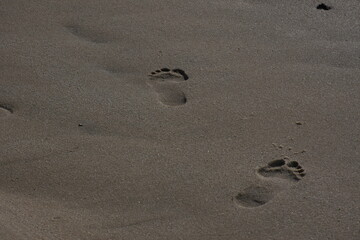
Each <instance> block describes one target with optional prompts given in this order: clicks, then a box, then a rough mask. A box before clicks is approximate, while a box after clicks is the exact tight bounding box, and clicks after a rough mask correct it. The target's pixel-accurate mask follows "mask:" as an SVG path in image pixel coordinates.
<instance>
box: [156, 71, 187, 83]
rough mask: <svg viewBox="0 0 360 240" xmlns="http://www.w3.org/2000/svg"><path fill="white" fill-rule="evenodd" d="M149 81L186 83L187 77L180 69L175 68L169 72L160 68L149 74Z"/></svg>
mask: <svg viewBox="0 0 360 240" xmlns="http://www.w3.org/2000/svg"><path fill="white" fill-rule="evenodd" d="M149 77H150V79H156V80H162V81H165V80H173V81H186V80H188V79H189V76H188V75H187V74H186V73H185V71H184V70H182V69H180V68H175V69H173V70H170V69H169V68H161V69H160V70H155V71H153V72H151V74H149Z"/></svg>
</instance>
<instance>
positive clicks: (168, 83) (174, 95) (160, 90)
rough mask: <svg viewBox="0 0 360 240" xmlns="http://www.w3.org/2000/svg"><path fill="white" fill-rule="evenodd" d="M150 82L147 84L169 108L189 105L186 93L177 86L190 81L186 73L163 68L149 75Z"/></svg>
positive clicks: (177, 69)
mask: <svg viewBox="0 0 360 240" xmlns="http://www.w3.org/2000/svg"><path fill="white" fill-rule="evenodd" d="M149 78H150V80H149V81H147V84H148V85H149V86H151V87H152V88H153V89H154V90H155V92H156V93H157V95H158V100H159V101H160V102H161V103H162V104H164V105H167V106H180V105H184V104H185V103H187V97H186V95H185V93H184V92H183V91H182V90H180V89H179V88H178V87H177V86H176V85H174V84H178V83H180V82H183V81H186V80H187V79H189V77H188V75H187V74H186V73H185V71H183V70H181V69H179V68H176V69H173V70H170V69H169V68H161V69H159V70H155V71H153V72H151V74H149Z"/></svg>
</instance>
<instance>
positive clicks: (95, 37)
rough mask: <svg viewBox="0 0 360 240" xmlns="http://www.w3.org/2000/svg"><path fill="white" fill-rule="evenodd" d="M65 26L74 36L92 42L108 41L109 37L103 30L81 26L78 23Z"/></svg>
mask: <svg viewBox="0 0 360 240" xmlns="http://www.w3.org/2000/svg"><path fill="white" fill-rule="evenodd" d="M65 28H66V29H67V30H68V31H69V32H70V33H71V34H73V35H74V36H76V37H78V38H80V39H82V40H85V41H88V42H93V43H107V42H110V38H109V37H108V36H107V35H106V34H105V33H103V32H98V31H96V30H93V29H90V28H86V27H82V26H80V25H76V24H72V25H66V26H65Z"/></svg>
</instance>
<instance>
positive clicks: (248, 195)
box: [234, 186, 274, 208]
mask: <svg viewBox="0 0 360 240" xmlns="http://www.w3.org/2000/svg"><path fill="white" fill-rule="evenodd" d="M273 197H274V193H273V191H271V190H270V189H268V188H266V187H260V186H251V187H248V188H245V189H244V190H243V191H242V192H240V193H239V194H238V195H236V197H235V198H234V202H235V204H237V205H238V206H240V207H247V208H253V207H259V206H261V205H264V204H266V203H267V202H269V201H270V200H271V199H272V198H273Z"/></svg>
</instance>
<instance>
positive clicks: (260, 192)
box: [233, 159, 305, 208]
mask: <svg viewBox="0 0 360 240" xmlns="http://www.w3.org/2000/svg"><path fill="white" fill-rule="evenodd" d="M256 173H257V175H258V176H259V177H260V178H262V179H263V180H273V181H274V180H276V179H283V180H285V181H286V182H281V186H282V187H281V188H280V190H282V189H284V188H285V187H286V183H288V184H290V183H294V182H298V181H300V180H302V179H303V178H304V176H305V170H304V169H303V168H302V167H301V165H300V164H299V163H298V162H297V161H289V160H288V159H277V160H273V161H271V162H269V163H268V164H267V165H266V166H263V167H260V168H258V169H257V170H256ZM277 191H279V188H278V187H277V186H275V184H274V185H264V186H250V187H248V188H245V189H244V190H243V191H241V192H240V193H239V194H238V195H236V196H235V197H234V198H233V201H234V203H235V204H236V205H237V206H239V207H244V208H253V207H259V206H262V205H264V204H266V203H268V202H269V201H270V200H271V199H272V198H273V197H274V196H275V195H276V193H277Z"/></svg>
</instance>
